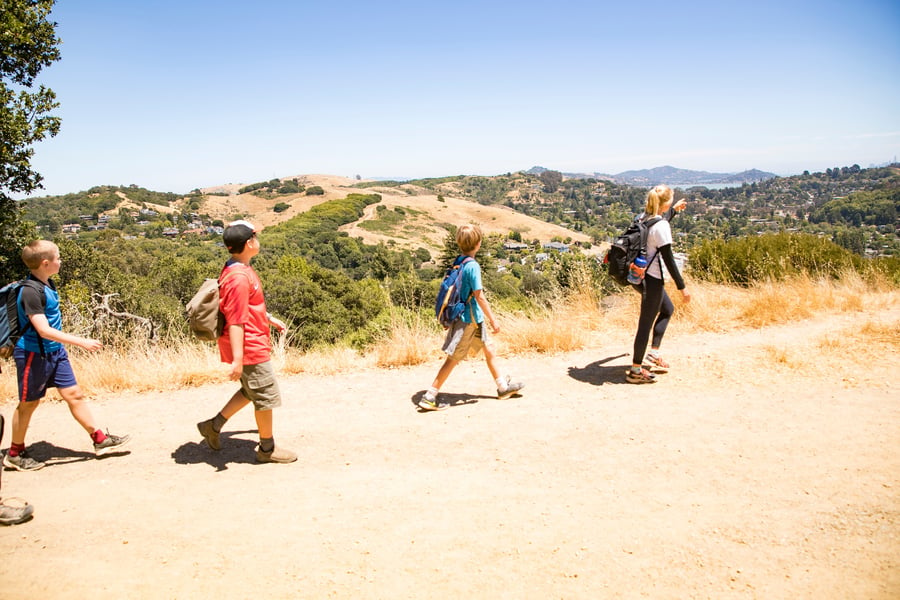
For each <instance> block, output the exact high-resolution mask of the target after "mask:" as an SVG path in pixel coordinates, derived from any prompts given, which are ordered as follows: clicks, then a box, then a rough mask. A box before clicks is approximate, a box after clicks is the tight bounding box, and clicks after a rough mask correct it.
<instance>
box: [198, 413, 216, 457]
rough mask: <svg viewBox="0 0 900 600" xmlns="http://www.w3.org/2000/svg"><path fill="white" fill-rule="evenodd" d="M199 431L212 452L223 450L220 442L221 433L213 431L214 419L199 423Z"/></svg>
mask: <svg viewBox="0 0 900 600" xmlns="http://www.w3.org/2000/svg"><path fill="white" fill-rule="evenodd" d="M197 430H198V431H199V432H200V435H202V436H203V439H204V440H206V445H207V446H209V448H210V450H221V449H222V444H221V443H220V442H219V432H218V431H216V430H215V429H213V420H212V419H210V420H209V421H201V422H200V423H197Z"/></svg>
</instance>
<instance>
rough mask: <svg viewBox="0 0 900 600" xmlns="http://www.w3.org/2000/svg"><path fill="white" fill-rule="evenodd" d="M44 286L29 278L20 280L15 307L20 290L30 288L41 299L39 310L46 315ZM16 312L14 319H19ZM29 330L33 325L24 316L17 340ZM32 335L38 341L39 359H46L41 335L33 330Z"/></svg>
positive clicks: (19, 300) (20, 297)
mask: <svg viewBox="0 0 900 600" xmlns="http://www.w3.org/2000/svg"><path fill="white" fill-rule="evenodd" d="M46 285H47V284H45V283H43V282H42V281H38V280H37V279H32V278H31V277H26V278H25V279H23V280H22V287H20V288H19V293H18V297H17V298H16V305H17V306H18V304H19V302H21V299H22V290H23V289H25V287H26V286H27V287H30V288H31V289H33V290H34V291H35V292H37V293H38V295H39V296H40V297H41V310H43V311H44V313H45V314H46V311H47V296H46V295H45V294H44V287H46ZM16 312H17V314H16V318H19V315H18V311H16ZM29 329H34V325H32V324H31V319H29V318H28V315H25V324H24V325H23V326H22V327H21V328H20V330H19V338H20V339H21V338H22V336H23V335H25V332H26V331H28V330H29ZM34 335H35V337H37V340H38V348H40V350H41V358H46V356H47V350H46V349H45V348H44V338H42V337H41V334H40V333H38V331H37V329H34Z"/></svg>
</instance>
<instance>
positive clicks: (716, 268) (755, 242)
mask: <svg viewBox="0 0 900 600" xmlns="http://www.w3.org/2000/svg"><path fill="white" fill-rule="evenodd" d="M690 265H691V273H692V274H693V275H695V276H696V277H698V278H700V279H705V280H707V281H712V282H716V283H736V284H739V285H747V284H750V283H752V282H755V281H766V280H774V281H781V280H783V279H785V278H786V277H790V276H793V275H796V274H800V273H802V274H807V275H810V276H813V277H822V276H824V277H831V278H838V277H839V276H840V275H841V273H843V272H845V271H847V270H852V271H856V272H859V273H862V272H864V271H865V270H866V266H865V260H864V259H863V258H861V257H859V256H857V255H854V254H853V253H852V252H849V251H848V250H845V249H844V248H841V247H840V246H838V245H837V244H835V243H834V242H831V241H829V240H826V239H824V238H820V237H818V236H814V235H808V234H801V233H776V234H767V235H761V236H756V237H742V238H737V239H732V240H728V241H725V240H722V239H716V240H706V241H704V242H702V243H701V244H699V245H698V246H696V247H695V248H694V249H692V250H691V253H690Z"/></svg>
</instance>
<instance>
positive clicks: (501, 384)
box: [494, 377, 508, 392]
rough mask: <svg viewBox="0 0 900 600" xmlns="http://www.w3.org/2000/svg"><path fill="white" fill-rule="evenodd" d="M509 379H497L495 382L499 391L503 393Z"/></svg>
mask: <svg viewBox="0 0 900 600" xmlns="http://www.w3.org/2000/svg"><path fill="white" fill-rule="evenodd" d="M507 379H508V377H498V378H497V379H495V380H494V381H496V382H497V389H498V390H500V391H501V392H502V391H503V390H505V389H506V385H507V384H506V381H507Z"/></svg>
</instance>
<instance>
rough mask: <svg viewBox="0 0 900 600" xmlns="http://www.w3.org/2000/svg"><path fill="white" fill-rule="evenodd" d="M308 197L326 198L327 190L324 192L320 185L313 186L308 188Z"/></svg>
mask: <svg viewBox="0 0 900 600" xmlns="http://www.w3.org/2000/svg"><path fill="white" fill-rule="evenodd" d="M306 195H307V196H324V195H325V190H323V189H322V186H320V185H313V186H310V187H308V188H306Z"/></svg>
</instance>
